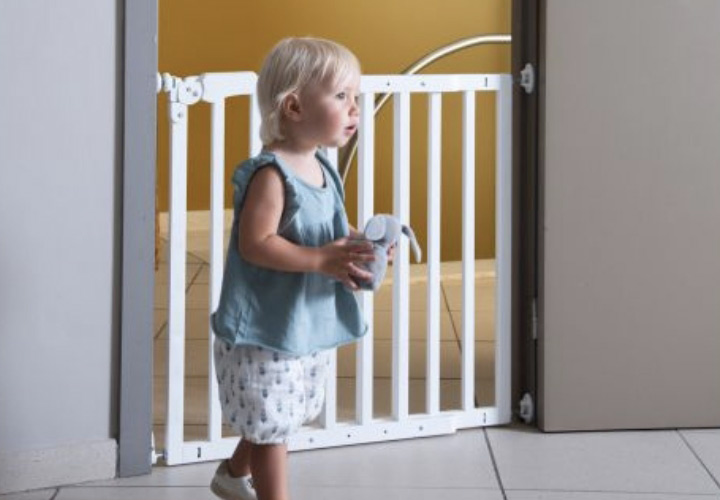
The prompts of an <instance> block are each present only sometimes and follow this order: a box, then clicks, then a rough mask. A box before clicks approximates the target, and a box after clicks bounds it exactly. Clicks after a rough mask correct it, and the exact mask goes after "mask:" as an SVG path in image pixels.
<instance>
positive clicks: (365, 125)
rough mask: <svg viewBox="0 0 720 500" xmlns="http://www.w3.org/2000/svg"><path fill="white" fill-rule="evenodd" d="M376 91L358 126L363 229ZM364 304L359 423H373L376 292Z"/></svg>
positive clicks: (368, 209) (369, 208) (369, 209)
mask: <svg viewBox="0 0 720 500" xmlns="http://www.w3.org/2000/svg"><path fill="white" fill-rule="evenodd" d="M374 105H375V94H373V93H365V94H361V95H360V127H359V128H358V144H359V147H358V169H357V172H358V181H357V184H358V221H357V228H358V230H359V231H362V230H363V228H364V227H365V223H366V222H367V221H368V220H369V219H370V217H372V215H373V210H374V207H373V200H374V190H375V188H374V183H375V180H374V178H375V158H374V154H373V153H374V149H375V117H374ZM359 298H360V307H361V309H362V313H363V317H364V318H365V321H366V322H367V324H368V332H367V334H366V335H365V337H363V339H362V340H361V341H360V342H358V344H357V348H356V360H357V361H356V366H355V415H356V419H357V422H358V423H359V424H361V425H362V424H369V423H370V421H371V420H372V416H373V399H372V398H373V338H374V325H373V321H374V311H373V305H374V300H373V298H374V296H373V294H372V293H361V294H360V297H359Z"/></svg>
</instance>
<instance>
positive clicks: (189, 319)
mask: <svg viewBox="0 0 720 500" xmlns="http://www.w3.org/2000/svg"><path fill="white" fill-rule="evenodd" d="M209 333H210V313H209V312H208V309H207V308H206V309H187V310H186V311H185V338H186V339H188V340H190V339H195V340H200V339H207V338H208V335H209ZM167 337H168V330H167V325H165V326H164V327H163V328H161V329H160V332H159V333H158V335H157V338H158V339H167Z"/></svg>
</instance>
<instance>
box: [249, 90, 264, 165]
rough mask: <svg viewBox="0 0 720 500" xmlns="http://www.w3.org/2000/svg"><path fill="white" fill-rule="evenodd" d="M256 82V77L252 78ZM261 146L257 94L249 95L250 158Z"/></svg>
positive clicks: (258, 151) (257, 152)
mask: <svg viewBox="0 0 720 500" xmlns="http://www.w3.org/2000/svg"><path fill="white" fill-rule="evenodd" d="M253 80H254V81H257V77H254V78H253ZM262 147H263V144H262V141H261V140H260V107H259V106H258V100H257V94H256V93H254V92H253V93H252V94H250V156H255V155H257V154H259V153H260V150H261V149H262Z"/></svg>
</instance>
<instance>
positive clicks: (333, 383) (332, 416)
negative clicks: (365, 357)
mask: <svg viewBox="0 0 720 500" xmlns="http://www.w3.org/2000/svg"><path fill="white" fill-rule="evenodd" d="M327 159H328V161H329V162H330V164H331V165H332V166H333V167H334V168H336V169H337V161H338V150H337V148H328V149H327ZM326 182H330V180H329V179H326ZM328 373H329V376H328V377H327V378H326V382H325V404H324V406H323V410H322V414H321V415H320V423H321V424H322V426H323V427H324V428H325V429H332V428H333V427H335V425H336V424H337V349H333V351H332V353H331V354H330V366H329V367H328Z"/></svg>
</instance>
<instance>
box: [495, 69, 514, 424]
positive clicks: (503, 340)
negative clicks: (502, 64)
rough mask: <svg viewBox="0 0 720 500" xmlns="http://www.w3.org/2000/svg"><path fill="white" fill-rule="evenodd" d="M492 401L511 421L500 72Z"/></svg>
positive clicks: (508, 127) (508, 240) (507, 183)
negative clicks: (494, 396) (493, 393)
mask: <svg viewBox="0 0 720 500" xmlns="http://www.w3.org/2000/svg"><path fill="white" fill-rule="evenodd" d="M495 107H496V114H497V118H496V120H497V126H496V130H497V133H496V155H497V158H496V174H495V178H496V181H495V182H496V188H495V189H496V193H497V194H496V199H495V204H496V207H495V213H496V217H497V221H496V223H495V242H496V243H495V246H496V250H495V253H496V257H495V265H496V266H497V267H496V271H495V275H496V276H497V285H496V291H495V293H496V297H495V304H496V306H495V324H496V325H497V326H496V328H497V332H496V335H495V394H496V401H495V405H496V406H497V408H498V416H499V419H500V421H501V422H510V420H511V417H512V402H511V386H510V384H511V361H512V356H511V352H510V350H511V345H510V339H511V328H512V325H511V305H512V304H511V301H512V289H511V288H512V80H511V78H510V77H508V76H507V75H503V76H502V77H501V80H500V90H499V91H498V92H497V93H496V106H495Z"/></svg>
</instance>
